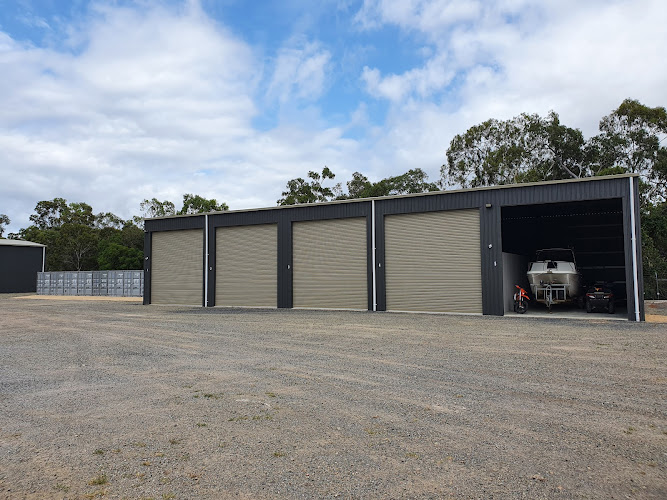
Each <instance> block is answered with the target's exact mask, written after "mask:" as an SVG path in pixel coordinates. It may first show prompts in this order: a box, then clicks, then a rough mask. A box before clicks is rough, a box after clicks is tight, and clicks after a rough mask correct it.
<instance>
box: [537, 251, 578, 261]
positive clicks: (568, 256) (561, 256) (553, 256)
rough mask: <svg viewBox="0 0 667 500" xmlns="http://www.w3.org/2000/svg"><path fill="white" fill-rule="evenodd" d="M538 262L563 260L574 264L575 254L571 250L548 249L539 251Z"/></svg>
mask: <svg viewBox="0 0 667 500" xmlns="http://www.w3.org/2000/svg"><path fill="white" fill-rule="evenodd" d="M537 260H563V261H566V262H574V253H573V252H572V250H570V249H569V248H547V249H545V250H538V251H537Z"/></svg>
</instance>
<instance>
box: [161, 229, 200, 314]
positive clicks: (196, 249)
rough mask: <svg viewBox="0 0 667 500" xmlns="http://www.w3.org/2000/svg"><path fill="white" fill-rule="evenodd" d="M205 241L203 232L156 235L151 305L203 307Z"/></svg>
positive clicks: (187, 231)
mask: <svg viewBox="0 0 667 500" xmlns="http://www.w3.org/2000/svg"><path fill="white" fill-rule="evenodd" d="M203 238H204V237H203V232H202V230H201V229H188V230H184V231H161V232H154V233H153V236H152V242H151V245H152V258H151V261H152V267H151V303H153V304H181V305H193V306H194V305H196V306H200V305H202V293H203V291H202V290H203V288H202V287H203V272H204V265H203V261H202V259H203V250H204V242H203Z"/></svg>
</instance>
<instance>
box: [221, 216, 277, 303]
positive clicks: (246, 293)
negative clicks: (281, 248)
mask: <svg viewBox="0 0 667 500" xmlns="http://www.w3.org/2000/svg"><path fill="white" fill-rule="evenodd" d="M215 245H216V249H215V256H216V270H215V305H216V306H247V307H276V306H277V302H278V226H277V225H276V224H260V225H252V226H232V227H219V228H217V229H216V235H215Z"/></svg>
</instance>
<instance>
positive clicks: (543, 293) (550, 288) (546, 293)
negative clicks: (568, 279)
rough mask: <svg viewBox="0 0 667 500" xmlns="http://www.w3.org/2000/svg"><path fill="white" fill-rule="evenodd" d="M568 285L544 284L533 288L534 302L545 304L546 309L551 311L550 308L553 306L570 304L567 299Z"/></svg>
mask: <svg viewBox="0 0 667 500" xmlns="http://www.w3.org/2000/svg"><path fill="white" fill-rule="evenodd" d="M567 287H568V285H556V284H554V285H551V284H545V285H540V286H537V287H535V300H536V301H537V302H542V303H544V304H546V306H547V309H549V311H551V306H552V305H554V304H564V303H565V302H571V299H568V298H567Z"/></svg>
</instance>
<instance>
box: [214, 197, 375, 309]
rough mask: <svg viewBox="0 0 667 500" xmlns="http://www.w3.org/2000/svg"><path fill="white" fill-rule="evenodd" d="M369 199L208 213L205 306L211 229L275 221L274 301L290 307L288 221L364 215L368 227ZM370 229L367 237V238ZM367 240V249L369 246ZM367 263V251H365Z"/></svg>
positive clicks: (290, 263) (290, 272) (290, 257)
mask: <svg viewBox="0 0 667 500" xmlns="http://www.w3.org/2000/svg"><path fill="white" fill-rule="evenodd" d="M370 213H371V202H370V201H365V200H361V201H359V202H353V203H340V204H332V205H309V206H303V207H300V206H295V207H288V208H270V209H265V210H252V211H248V212H230V213H216V214H211V215H209V218H208V220H209V241H208V251H209V270H208V272H209V280H208V290H209V291H208V305H209V306H214V305H215V262H216V259H217V258H218V256H217V255H216V253H215V237H214V236H211V235H215V228H217V227H228V226H246V225H254V224H278V269H277V273H278V276H277V278H278V280H277V281H278V304H277V306H278V307H279V308H291V307H292V305H293V301H292V296H293V293H292V292H293V281H292V278H293V276H292V223H293V222H301V221H309V220H325V219H342V218H348V217H367V220H368V227H370V224H371V222H370ZM370 237H371V236H370V231H368V238H369V241H370ZM370 247H371V245H370V243H369V244H368V248H370ZM368 259H369V262H370V261H371V254H370V252H369V257H368ZM371 271H372V264H369V265H368V278H367V282H368V288H369V294H368V296H369V299H368V300H369V308H370V309H372V308H373V304H372V301H373V298H372V283H373V281H372V272H371Z"/></svg>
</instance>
